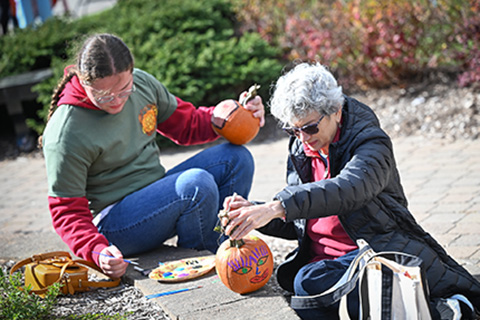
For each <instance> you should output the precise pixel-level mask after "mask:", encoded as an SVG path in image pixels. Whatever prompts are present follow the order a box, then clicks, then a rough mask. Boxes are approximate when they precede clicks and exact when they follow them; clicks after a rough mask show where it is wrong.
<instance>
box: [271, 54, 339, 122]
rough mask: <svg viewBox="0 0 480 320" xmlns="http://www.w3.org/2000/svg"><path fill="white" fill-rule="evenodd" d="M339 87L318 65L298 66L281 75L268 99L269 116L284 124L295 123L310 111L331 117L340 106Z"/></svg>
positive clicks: (305, 64)
mask: <svg viewBox="0 0 480 320" xmlns="http://www.w3.org/2000/svg"><path fill="white" fill-rule="evenodd" d="M344 100H345V98H344V96H343V93H342V87H341V86H339V85H338V84H337V80H335V77H334V76H333V75H332V74H331V73H330V71H328V70H327V68H325V67H324V66H323V65H321V64H320V63H313V64H310V63H301V64H298V65H297V66H295V68H293V69H292V70H290V71H289V72H287V73H286V74H284V75H283V76H281V77H280V78H279V79H278V81H277V83H276V85H275V90H274V92H273V95H272V98H271V99H270V112H271V114H272V115H273V116H274V117H275V118H277V119H278V120H280V121H281V122H283V123H285V124H286V123H291V122H293V121H298V120H300V119H302V118H304V117H306V116H308V115H309V114H310V113H311V112H313V111H316V112H318V113H319V114H321V115H331V114H333V113H335V112H337V111H338V110H339V109H340V108H341V107H342V105H343V102H344Z"/></svg>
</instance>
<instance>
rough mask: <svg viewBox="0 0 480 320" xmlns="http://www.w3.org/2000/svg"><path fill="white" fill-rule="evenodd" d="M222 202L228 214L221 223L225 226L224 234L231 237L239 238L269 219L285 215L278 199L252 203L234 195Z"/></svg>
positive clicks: (261, 225)
mask: <svg viewBox="0 0 480 320" xmlns="http://www.w3.org/2000/svg"><path fill="white" fill-rule="evenodd" d="M224 204H225V208H227V209H229V210H227V211H228V216H227V217H226V218H223V219H222V225H223V226H226V228H225V234H226V235H228V236H230V238H232V239H241V238H243V237H245V236H246V235H247V234H249V233H250V232H251V231H252V230H254V229H258V228H260V227H263V226H264V225H266V224H267V223H269V222H270V221H271V220H273V219H275V218H282V217H285V209H284V208H283V206H282V204H281V203H280V201H272V202H268V203H265V204H260V205H252V204H251V203H250V202H249V201H247V200H245V199H243V198H242V197H241V196H234V197H230V198H227V199H226V200H225V203H224Z"/></svg>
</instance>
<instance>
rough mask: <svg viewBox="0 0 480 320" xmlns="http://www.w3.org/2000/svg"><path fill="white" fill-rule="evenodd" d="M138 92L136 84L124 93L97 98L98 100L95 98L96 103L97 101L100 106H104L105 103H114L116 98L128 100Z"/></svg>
mask: <svg viewBox="0 0 480 320" xmlns="http://www.w3.org/2000/svg"><path fill="white" fill-rule="evenodd" d="M136 90H137V88H135V84H132V87H131V88H130V89H128V90H125V91H122V92H120V93H117V94H111V95H108V96H103V97H97V98H95V101H97V102H98V103H100V104H104V103H109V102H112V101H113V100H114V99H115V98H118V99H127V98H128V97H129V96H130V95H131V94H132V93H133V92H135V91H136Z"/></svg>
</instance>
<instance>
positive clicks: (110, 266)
mask: <svg viewBox="0 0 480 320" xmlns="http://www.w3.org/2000/svg"><path fill="white" fill-rule="evenodd" d="M101 253H102V254H106V255H109V256H114V257H115V258H109V257H105V256H103V255H100V257H99V259H98V263H99V264H100V268H101V269H102V270H103V272H104V273H105V274H106V275H108V276H110V277H112V278H120V277H121V276H123V275H124V274H125V271H126V270H127V267H128V263H127V262H125V261H123V255H122V253H121V252H120V250H118V248H117V247H115V246H110V247H106V248H105V249H103V250H102V251H101Z"/></svg>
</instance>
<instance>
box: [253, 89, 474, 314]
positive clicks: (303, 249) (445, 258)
mask: <svg viewBox="0 0 480 320" xmlns="http://www.w3.org/2000/svg"><path fill="white" fill-rule="evenodd" d="M342 114H343V125H342V128H341V135H340V140H339V141H338V142H336V143H333V144H332V145H331V146H330V150H329V153H330V163H331V165H332V167H331V176H332V178H331V179H329V180H323V181H317V182H308V181H311V174H312V170H311V163H310V161H309V159H308V157H307V156H306V155H305V153H304V151H303V147H302V144H301V142H300V141H299V140H298V139H296V138H292V139H291V140H290V144H289V153H290V154H289V159H288V164H287V182H288V186H287V187H286V188H285V189H283V190H282V191H281V192H279V193H278V194H277V195H276V196H275V198H276V199H277V200H280V201H281V202H282V205H283V206H284V208H285V210H286V221H283V220H281V219H275V220H273V221H271V222H270V223H269V224H268V225H267V226H265V227H263V228H261V229H260V231H261V232H263V233H265V234H269V235H274V236H278V237H283V238H286V239H294V238H297V239H298V241H299V247H298V248H297V249H296V250H295V251H294V252H292V253H290V254H289V256H287V260H286V261H285V262H284V263H282V264H281V265H280V266H279V267H278V269H277V278H278V282H279V284H280V285H281V286H282V287H283V288H284V289H286V290H288V291H291V292H293V279H294V277H295V275H296V274H297V272H298V270H299V269H300V268H301V267H302V266H303V265H305V264H306V263H308V261H309V259H310V257H309V249H310V245H309V241H310V240H309V237H308V236H306V232H305V226H306V219H312V218H320V217H325V216H330V215H338V217H339V220H340V222H341V223H342V226H343V227H344V229H345V231H346V232H347V234H348V235H349V236H350V238H351V239H352V240H354V241H356V240H357V239H365V240H366V241H367V242H368V243H369V244H370V246H371V247H372V248H373V249H374V250H375V251H377V252H380V251H401V252H406V253H409V254H413V255H416V256H419V257H420V258H421V259H422V260H423V263H424V270H425V272H426V275H427V280H428V286H429V289H430V296H431V298H432V299H435V298H440V297H442V298H446V297H450V296H452V295H453V294H457V293H460V294H463V295H465V296H466V297H467V298H468V299H469V300H470V301H471V302H472V303H473V304H474V305H475V307H476V308H477V310H480V283H479V282H478V281H477V280H475V278H473V277H472V276H471V275H470V274H469V273H468V272H467V271H466V270H465V269H464V268H463V267H461V266H460V265H459V264H458V263H457V262H455V261H454V260H453V259H452V258H451V257H450V256H449V255H448V254H447V253H446V252H445V250H444V249H443V248H442V247H441V246H440V245H439V244H438V243H437V242H436V241H435V240H434V239H433V238H432V237H431V236H430V235H429V234H428V233H427V232H425V231H424V230H423V229H422V228H421V227H420V226H419V225H418V224H417V223H416V221H415V219H414V218H413V216H412V215H411V214H410V212H409V211H408V209H407V200H406V197H405V194H404V192H403V188H402V186H401V184H400V179H399V174H398V171H397V166H396V163H395V159H394V155H393V149H392V143H391V140H390V138H389V137H388V136H387V135H386V133H385V132H384V131H383V130H382V129H381V128H380V125H379V122H378V119H377V117H376V116H375V114H374V113H373V111H372V110H371V109H370V108H369V107H367V106H365V105H364V104H362V103H360V102H358V101H356V100H355V99H352V98H349V97H346V102H345V104H344V106H343V113H342Z"/></svg>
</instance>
